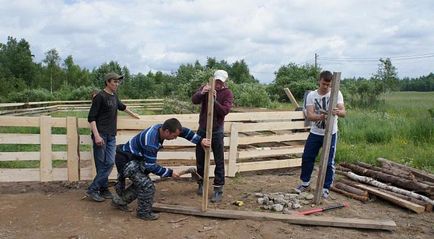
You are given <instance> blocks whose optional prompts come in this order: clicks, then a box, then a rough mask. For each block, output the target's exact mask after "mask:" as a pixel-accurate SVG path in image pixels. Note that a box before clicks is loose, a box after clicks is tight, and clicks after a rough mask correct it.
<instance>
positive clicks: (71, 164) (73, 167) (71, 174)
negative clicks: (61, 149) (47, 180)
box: [66, 117, 80, 182]
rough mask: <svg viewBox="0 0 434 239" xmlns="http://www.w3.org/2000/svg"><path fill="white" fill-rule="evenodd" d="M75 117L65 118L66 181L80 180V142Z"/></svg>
mask: <svg viewBox="0 0 434 239" xmlns="http://www.w3.org/2000/svg"><path fill="white" fill-rule="evenodd" d="M77 126H78V125H77V118H76V117H67V118H66V139H67V143H68V149H67V150H68V152H67V161H68V163H67V165H68V181H70V182H72V181H78V180H80V158H79V155H78V154H79V152H80V147H79V145H80V142H79V138H78V128H77Z"/></svg>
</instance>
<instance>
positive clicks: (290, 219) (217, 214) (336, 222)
mask: <svg viewBox="0 0 434 239" xmlns="http://www.w3.org/2000/svg"><path fill="white" fill-rule="evenodd" d="M152 209H153V210H154V211H158V212H168V213H176V214H185V215H194V216H201V217H212V218H225V219H247V220H258V221H264V220H271V221H283V222H287V223H292V224H298V225H310V226H328V227H344V228H358V229H374V230H389V231H391V230H395V229H396V223H395V222H394V221H392V220H374V219H359V218H341V217H323V216H312V217H311V216H299V215H290V214H280V213H279V214H277V213H268V212H254V211H238V210H236V211H235V210H223V209H210V210H208V211H206V212H203V211H200V210H198V209H197V208H193V207H189V206H181V205H167V204H160V203H154V205H153V207H152Z"/></svg>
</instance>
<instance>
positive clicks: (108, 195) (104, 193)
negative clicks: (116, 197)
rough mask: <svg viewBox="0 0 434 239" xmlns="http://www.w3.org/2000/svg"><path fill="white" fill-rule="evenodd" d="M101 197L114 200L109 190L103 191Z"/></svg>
mask: <svg viewBox="0 0 434 239" xmlns="http://www.w3.org/2000/svg"><path fill="white" fill-rule="evenodd" d="M100 195H101V196H102V197H103V198H105V199H112V198H113V194H112V193H111V192H110V191H109V190H108V189H102V190H101V191H100Z"/></svg>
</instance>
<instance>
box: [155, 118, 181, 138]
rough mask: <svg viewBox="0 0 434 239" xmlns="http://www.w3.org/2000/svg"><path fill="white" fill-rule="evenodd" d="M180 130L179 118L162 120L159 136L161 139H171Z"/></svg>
mask: <svg viewBox="0 0 434 239" xmlns="http://www.w3.org/2000/svg"><path fill="white" fill-rule="evenodd" d="M181 131H182V125H181V123H180V122H179V120H177V119H175V118H171V119H168V120H166V121H164V123H163V125H162V126H161V133H160V137H161V138H162V139H167V140H172V139H176V137H178V136H179V134H180V133H181Z"/></svg>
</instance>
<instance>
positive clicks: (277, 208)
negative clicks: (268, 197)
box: [273, 204, 283, 212]
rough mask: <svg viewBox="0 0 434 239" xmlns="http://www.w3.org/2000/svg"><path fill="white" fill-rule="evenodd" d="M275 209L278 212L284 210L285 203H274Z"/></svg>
mask: <svg viewBox="0 0 434 239" xmlns="http://www.w3.org/2000/svg"><path fill="white" fill-rule="evenodd" d="M273 211H276V212H281V211H283V205H281V204H274V205H273Z"/></svg>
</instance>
